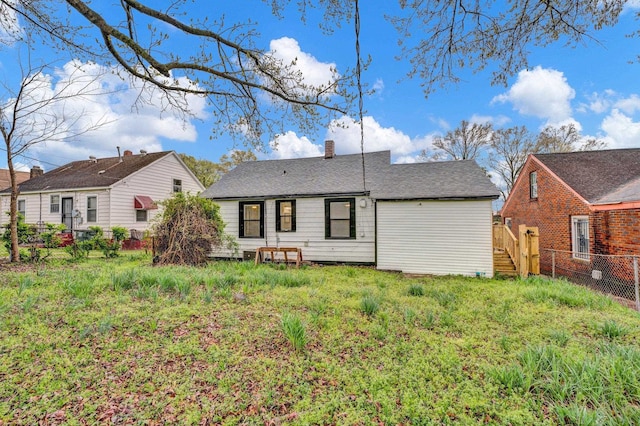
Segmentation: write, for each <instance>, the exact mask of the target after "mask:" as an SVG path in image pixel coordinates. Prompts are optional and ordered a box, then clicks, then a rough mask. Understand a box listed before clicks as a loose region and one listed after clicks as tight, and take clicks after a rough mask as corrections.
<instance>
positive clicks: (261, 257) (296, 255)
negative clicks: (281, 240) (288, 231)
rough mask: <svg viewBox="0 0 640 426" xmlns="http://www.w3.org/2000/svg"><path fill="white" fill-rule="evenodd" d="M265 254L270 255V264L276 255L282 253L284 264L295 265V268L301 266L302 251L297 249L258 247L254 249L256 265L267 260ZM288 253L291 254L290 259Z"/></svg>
mask: <svg viewBox="0 0 640 426" xmlns="http://www.w3.org/2000/svg"><path fill="white" fill-rule="evenodd" d="M267 253H269V254H270V255H271V257H270V259H271V261H272V262H275V261H276V254H277V253H282V255H283V259H282V261H284V263H295V264H296V267H297V268H299V267H300V265H301V264H302V249H300V248H298V247H258V248H257V249H256V265H258V264H259V263H262V262H264V261H265V260H266V259H267ZM289 253H291V254H293V256H292V257H291V258H290V257H289Z"/></svg>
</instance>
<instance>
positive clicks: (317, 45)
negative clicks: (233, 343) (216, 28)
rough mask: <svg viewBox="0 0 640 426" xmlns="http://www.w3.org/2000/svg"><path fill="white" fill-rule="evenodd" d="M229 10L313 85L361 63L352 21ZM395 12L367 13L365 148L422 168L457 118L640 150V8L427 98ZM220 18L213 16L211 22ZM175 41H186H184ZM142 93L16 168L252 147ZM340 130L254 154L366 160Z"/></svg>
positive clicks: (5, 62)
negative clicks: (331, 26)
mask: <svg viewBox="0 0 640 426" xmlns="http://www.w3.org/2000/svg"><path fill="white" fill-rule="evenodd" d="M216 3H219V2H214V3H209V2H197V3H196V6H198V7H199V8H200V9H198V10H197V9H195V8H194V9H193V13H202V8H207V7H211V8H213V7H216V8H219V7H221V6H219V5H216ZM211 4H213V5H215V6H212V5H211ZM233 5H234V7H233V9H230V10H227V11H225V14H226V15H225V18H226V20H227V21H228V22H233V21H236V20H238V21H240V20H245V19H247V18H250V19H251V20H252V21H254V22H256V23H257V25H256V27H255V28H256V30H257V31H259V32H260V33H261V37H260V38H259V39H258V44H259V45H260V47H262V48H265V49H270V50H272V51H273V52H275V54H276V55H279V56H280V57H281V58H283V59H293V58H294V57H295V58H298V60H299V63H300V64H301V65H300V69H301V71H302V72H303V73H304V74H305V76H308V78H309V79H310V81H313V79H314V78H321V76H323V75H325V74H326V73H327V72H328V69H329V67H331V66H335V67H336V68H337V70H338V72H341V71H344V70H345V69H347V68H352V67H353V66H354V65H355V56H354V55H355V54H354V30H353V27H352V24H351V23H346V24H344V25H343V26H342V28H336V30H335V31H334V33H333V34H332V35H327V34H324V33H323V32H321V31H320V30H319V29H318V27H317V19H318V17H317V16H316V15H315V12H313V11H312V12H311V14H310V16H309V18H310V19H309V21H308V22H307V23H306V24H303V23H302V22H300V20H299V17H298V15H297V14H296V13H295V11H287V13H286V14H285V18H284V19H275V18H274V17H273V16H272V15H271V9H270V7H269V6H268V5H265V4H263V3H262V2H256V1H253V2H250V1H242V2H234V3H233ZM238 5H242V6H241V7H238ZM396 7H397V5H396V2H389V1H382V0H378V1H369V2H362V4H361V13H362V26H361V41H360V44H361V49H362V52H363V55H364V56H366V55H371V59H372V62H371V64H370V66H369V68H368V69H367V70H366V72H365V73H364V75H363V81H364V82H365V83H366V84H367V85H368V86H369V87H370V88H375V93H373V94H371V95H367V96H366V98H365V100H364V107H365V110H366V115H365V120H364V125H365V150H366V151H376V150H383V149H389V150H391V152H392V158H393V160H394V161H396V162H412V161H416V157H417V155H418V154H419V153H420V151H421V150H422V149H425V148H427V149H428V148H430V147H431V143H432V140H433V137H434V136H436V135H442V134H444V133H446V132H447V131H448V130H452V129H454V128H455V127H457V126H458V125H459V123H460V121H461V120H468V121H473V122H487V121H488V122H492V123H493V124H494V125H495V126H496V127H512V126H516V125H526V126H527V127H528V128H529V130H531V131H533V132H537V131H539V130H541V129H542V128H543V127H544V126H546V125H561V124H566V123H574V124H576V125H577V126H578V128H579V129H580V130H581V132H582V133H583V135H585V136H592V137H599V138H603V139H605V140H606V141H607V143H608V148H624V147H640V83H639V81H640V79H639V78H638V77H639V76H640V73H639V71H640V65H639V64H636V63H630V61H633V60H634V59H636V58H637V56H638V55H639V54H640V43H638V39H637V38H628V37H626V35H627V34H629V33H632V32H633V31H635V30H637V29H638V28H640V21H638V20H636V18H635V14H636V13H637V12H638V10H640V1H637V0H636V1H632V2H629V5H628V7H627V10H626V11H625V12H624V13H623V15H622V16H621V19H620V23H619V24H618V25H617V26H616V27H614V28H611V29H605V30H603V31H601V32H598V33H596V34H595V35H596V37H597V39H598V42H596V41H591V42H587V43H586V44H585V45H579V46H577V47H573V48H568V47H565V46H562V45H561V44H555V45H552V46H549V47H546V48H544V49H533V48H532V51H531V55H530V56H529V64H530V68H529V69H527V70H521V71H520V72H519V73H518V74H517V75H515V76H513V77H511V78H509V80H508V85H507V87H503V86H492V85H491V83H490V70H487V71H486V72H481V73H478V74H473V73H471V72H470V71H468V70H463V71H461V72H460V74H459V75H460V77H461V78H462V81H461V82H460V83H459V84H456V85H449V86H447V87H445V88H442V89H438V90H437V91H436V92H435V93H433V94H431V95H430V96H429V97H428V98H425V96H424V94H423V92H422V89H421V87H420V83H421V82H420V81H419V79H408V78H407V77H406V75H407V72H408V71H409V64H408V63H407V62H406V61H398V60H396V57H397V56H398V55H399V54H400V50H399V48H398V44H397V38H398V35H397V33H396V32H395V30H394V29H393V27H392V26H391V24H390V23H388V22H387V21H386V20H385V18H384V15H385V14H393V13H394V12H395V9H394V8H396ZM247 11H250V14H247ZM217 13H219V12H217V11H212V12H211V15H212V16H215V15H216V14H217ZM78 19H80V18H78ZM175 43H177V44H179V43H180V40H179V39H177V38H176V40H175ZM18 52H20V46H19V44H13V45H4V46H2V48H1V49H0V78H1V79H3V81H4V82H5V83H6V84H9V85H14V87H15V84H17V81H15V77H16V76H17V75H19V72H18V71H19V69H18V68H17V62H16V58H17V55H18ZM51 55H52V53H51V51H50V50H49V49H42V50H36V51H35V52H34V53H33V56H32V57H34V58H41V59H42V60H46V61H50V60H52V59H55V58H52V57H51ZM67 60H68V59H67V58H65V59H64V60H62V59H60V61H59V62H58V64H57V65H58V69H57V70H55V71H52V73H51V74H52V78H51V79H50V81H49V82H48V83H47V84H50V86H49V88H50V90H55V88H56V83H57V82H59V81H60V80H64V79H65V75H66V74H68V70H69V69H71V68H72V67H70V66H69V64H67V62H66V61H67ZM12 79H13V80H12ZM102 84H103V86H106V87H115V86H118V85H122V84H123V83H122V81H120V80H119V79H117V78H116V77H115V76H113V75H108V76H106V77H104V81H103V82H102ZM135 95H136V93H135V91H134V90H127V91H123V92H119V93H118V94H116V95H111V96H104V97H101V98H100V99H91V100H90V101H87V100H85V101H84V102H85V103H84V104H82V105H76V106H74V107H73V108H76V109H81V110H82V111H85V112H86V114H95V115H96V117H106V118H107V121H108V125H105V126H103V127H102V128H100V129H99V130H98V131H95V132H92V133H90V134H87V135H83V136H81V137H78V138H75V139H74V140H73V141H67V142H55V143H54V142H52V143H47V144H42V145H38V146H35V147H34V148H33V149H31V150H30V151H29V152H28V153H27V157H23V158H20V159H18V162H19V164H20V166H21V167H22V168H24V169H28V168H29V167H30V166H32V165H35V164H39V165H41V166H42V167H43V168H44V169H45V171H47V170H51V169H52V168H54V166H57V165H62V164H64V163H66V162H69V161H73V160H78V159H85V158H88V156H89V155H96V156H98V157H103V156H113V155H116V154H117V152H116V146H120V147H121V148H122V149H123V150H124V149H130V150H132V151H134V152H138V151H139V150H140V149H146V150H147V151H159V150H175V151H177V152H180V153H186V154H189V155H192V156H195V157H197V158H204V159H209V160H212V161H216V160H217V159H218V158H219V157H220V156H221V155H222V154H225V153H227V152H229V150H231V149H244V147H243V146H242V145H239V144H238V143H237V141H234V140H232V139H231V138H230V137H227V136H225V135H222V136H216V137H215V138H213V139H211V138H210V136H211V126H212V124H211V121H208V120H207V118H208V111H209V109H208V108H209V107H208V106H207V105H206V103H205V102H203V101H202V100H199V99H192V100H191V107H192V109H193V110H194V111H195V112H196V115H197V117H199V118H200V119H191V120H188V121H187V122H182V121H181V120H180V119H179V118H177V117H174V116H172V115H171V114H168V113H166V111H165V112H162V109H161V107H160V105H161V104H162V99H161V98H160V97H154V98H152V102H151V103H150V104H147V105H144V106H142V107H140V108H138V110H137V111H135V112H134V111H132V110H131V104H132V103H133V100H134V99H135ZM3 101H4V99H3ZM338 121H339V122H340V123H341V124H343V126H330V125H329V123H322V125H321V126H319V128H318V129H317V130H316V131H315V132H313V133H310V134H299V133H296V132H294V131H293V130H289V131H287V132H285V133H284V134H283V135H281V137H279V138H278V140H277V149H274V148H275V145H274V144H268V143H267V145H266V146H265V149H264V151H263V152H260V153H259V154H258V156H259V158H293V157H306V156H315V155H320V154H321V153H322V150H323V141H324V140H326V139H333V140H335V142H336V151H337V153H338V154H345V153H354V152H359V150H360V135H359V127H358V126H356V125H354V122H353V117H342V118H339V120H338ZM0 167H6V161H5V160H4V159H2V160H0Z"/></svg>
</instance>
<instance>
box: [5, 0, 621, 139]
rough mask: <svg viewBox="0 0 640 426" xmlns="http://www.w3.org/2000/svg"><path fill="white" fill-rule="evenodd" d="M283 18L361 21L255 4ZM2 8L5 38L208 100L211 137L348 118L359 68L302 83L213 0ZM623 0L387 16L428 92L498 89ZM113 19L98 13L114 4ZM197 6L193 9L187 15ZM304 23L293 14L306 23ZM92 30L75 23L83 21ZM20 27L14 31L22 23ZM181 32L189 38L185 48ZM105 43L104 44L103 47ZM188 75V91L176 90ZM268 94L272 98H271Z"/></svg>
mask: <svg viewBox="0 0 640 426" xmlns="http://www.w3.org/2000/svg"><path fill="white" fill-rule="evenodd" d="M256 1H257V2H260V1H262V2H264V3H267V4H269V5H270V6H271V7H272V11H273V15H275V16H277V17H283V16H284V13H285V11H288V10H290V9H291V8H290V6H291V5H292V4H295V5H296V6H297V10H298V11H299V13H300V14H301V16H302V18H303V19H305V18H306V17H307V11H308V10H309V9H318V10H322V11H323V12H324V19H325V21H326V24H324V25H321V26H322V27H323V29H324V30H325V31H331V30H332V29H333V27H336V26H340V25H341V24H343V23H345V22H348V21H349V20H350V19H351V18H353V17H354V13H355V7H354V2H353V0H315V1H311V0H295V1H294V0H256ZM102 3H103V2H91V1H89V0H30V1H16V0H0V6H1V8H0V18H3V19H0V25H1V26H3V27H4V29H5V32H8V33H13V34H18V35H19V33H20V30H21V29H22V28H23V27H24V28H27V29H28V31H29V32H30V33H33V34H39V35H40V36H41V39H42V40H43V41H44V42H46V43H48V44H50V45H52V46H56V47H57V48H58V49H59V50H66V51H71V52H73V53H72V54H73V55H74V56H73V57H85V58H86V57H88V58H90V59H94V60H96V61H97V62H99V63H106V62H105V61H108V60H110V61H112V62H113V61H115V62H116V63H117V64H119V65H120V66H121V67H122V68H123V69H124V70H126V72H127V73H128V74H130V75H133V76H136V77H137V78H139V79H142V80H143V81H145V82H146V83H147V84H149V85H151V86H153V87H155V88H156V89H158V90H162V91H164V92H165V94H166V99H167V101H168V102H174V103H175V104H176V105H178V106H180V107H181V108H183V110H184V111H185V113H188V104H187V103H185V102H184V98H183V97H180V96H177V95H176V94H177V93H182V94H184V93H190V94H199V95H202V96H206V97H207V98H208V99H209V101H210V104H211V105H212V107H213V110H214V118H215V120H214V123H213V125H212V130H213V131H214V132H216V131H217V132H224V133H231V134H237V135H241V136H243V137H244V138H245V139H248V140H249V141H253V142H256V143H257V142H258V140H259V139H260V138H261V136H262V135H265V134H267V135H268V136H273V135H275V134H277V133H281V132H282V130H283V127H284V126H285V124H286V126H287V127H291V126H292V125H294V124H297V125H298V127H299V128H300V129H301V130H307V129H310V128H313V127H315V126H317V125H318V123H320V122H321V121H320V120H319V116H320V115H322V113H323V112H324V113H327V114H328V115H329V116H335V114H339V115H342V114H344V113H347V112H349V111H350V107H351V106H352V101H353V99H354V93H353V92H357V91H356V90H353V88H354V87H356V85H355V84H354V83H353V77H354V75H355V73H354V72H351V71H349V70H341V73H338V72H337V70H333V76H332V77H331V78H330V79H329V81H326V82H324V83H323V84H319V85H310V84H308V83H306V82H305V76H304V75H302V74H301V73H300V71H299V69H298V68H297V66H296V64H295V61H294V63H285V62H283V61H282V60H279V59H277V58H276V57H275V56H274V55H273V54H271V53H270V52H268V51H267V50H265V49H262V48H259V47H258V46H259V38H258V37H259V34H258V32H257V31H256V30H257V28H258V24H259V23H255V22H252V21H250V20H249V19H247V21H246V22H227V21H226V20H225V18H224V15H223V13H221V12H220V10H219V8H218V7H217V6H216V5H217V3H215V2H213V3H212V2H210V1H204V0H200V2H198V4H199V5H201V7H199V9H198V10H199V13H198V15H197V16H194V14H193V12H192V11H193V8H192V3H196V1H195V0H155V1H151V0H120V1H114V2H108V3H107V4H102ZM625 3H626V1H625V0H574V1H567V2H559V1H526V2H521V1H516V0H509V1H507V2H505V1H498V0H487V1H482V2H481V1H477V0H444V1H435V0H399V4H400V6H401V8H402V9H401V12H400V13H399V14H398V15H397V16H388V19H389V20H390V21H391V22H392V23H393V24H394V25H395V27H396V28H397V29H398V31H399V42H400V44H401V46H402V48H403V52H402V57H403V58H406V59H408V60H409V61H410V64H411V72H410V76H412V77H413V76H417V77H419V78H420V79H421V80H422V82H423V86H424V90H425V92H426V93H427V94H428V93H430V92H431V91H432V90H433V89H434V88H435V87H437V86H440V85H444V84H447V83H449V82H457V81H458V79H459V74H458V71H459V70H460V69H462V68H465V69H471V70H474V71H478V70H482V69H484V68H486V67H487V66H489V65H490V64H494V65H495V71H494V73H493V75H494V82H497V83H505V82H506V79H507V77H508V76H510V75H513V74H514V73H516V72H518V71H520V70H521V69H523V68H525V67H526V66H527V55H528V53H529V49H530V47H531V46H546V45H548V44H550V43H553V42H557V41H563V42H566V43H567V44H575V43H581V42H584V41H586V40H592V34H593V33H594V31H596V30H598V29H600V28H602V27H604V26H608V25H613V24H615V23H616V22H617V20H618V16H619V15H620V13H621V11H622V9H623V7H624V5H625ZM107 7H108V8H109V9H108V11H109V13H101V12H103V11H105V10H107V9H106V8H107ZM190 7H191V9H189V8H190ZM299 17H300V16H296V19H298V18H299ZM78 18H80V20H83V21H84V22H85V23H86V24H85V25H78V22H80V21H79V20H78ZM18 21H19V22H20V23H19V24H17V23H16V22H18ZM174 35H179V36H180V37H182V39H181V40H182V42H181V43H180V44H179V45H177V44H176V43H172V42H171V40H172V39H173V38H174ZM96 39H98V43H97V44H96V43H95V40H96ZM180 77H186V78H188V79H189V81H191V82H192V84H184V83H180V82H178V80H177V79H178V78H180ZM265 96H266V98H268V101H267V102H265V101H264V98H265Z"/></svg>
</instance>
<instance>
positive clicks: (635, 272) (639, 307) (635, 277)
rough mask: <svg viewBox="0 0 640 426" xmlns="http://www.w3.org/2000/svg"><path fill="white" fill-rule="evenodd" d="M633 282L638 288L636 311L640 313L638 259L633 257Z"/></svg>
mask: <svg viewBox="0 0 640 426" xmlns="http://www.w3.org/2000/svg"><path fill="white" fill-rule="evenodd" d="M633 282H634V283H635V287H636V310H638V311H640V291H639V289H638V257H637V256H633Z"/></svg>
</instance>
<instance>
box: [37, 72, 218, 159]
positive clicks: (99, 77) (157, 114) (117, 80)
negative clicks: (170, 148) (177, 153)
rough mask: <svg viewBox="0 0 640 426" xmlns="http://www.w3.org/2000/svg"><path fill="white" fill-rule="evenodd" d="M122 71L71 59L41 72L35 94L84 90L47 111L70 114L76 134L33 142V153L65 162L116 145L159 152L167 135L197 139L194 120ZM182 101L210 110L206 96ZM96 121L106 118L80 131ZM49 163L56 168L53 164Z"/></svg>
mask: <svg viewBox="0 0 640 426" xmlns="http://www.w3.org/2000/svg"><path fill="white" fill-rule="evenodd" d="M118 72H119V70H118V69H115V68H110V69H105V68H103V67H102V66H100V65H97V64H92V63H89V64H86V63H80V62H78V61H71V62H68V63H66V64H65V65H64V66H63V67H61V68H59V69H56V70H55V72H54V73H53V74H50V75H43V76H41V78H40V80H39V86H38V90H37V92H36V93H34V96H37V97H47V96H48V97H50V96H52V95H54V94H64V93H69V94H74V93H84V94H85V95H83V96H77V95H72V96H70V97H69V98H68V99H66V100H65V101H64V102H54V103H52V104H50V105H49V106H48V107H47V108H46V111H43V113H45V114H51V115H52V116H57V117H65V119H66V121H65V125H66V126H67V127H68V129H64V130H66V131H67V134H69V135H74V134H76V136H74V137H73V138H72V140H61V141H55V140H54V141H47V142H46V143H41V144H38V145H34V146H33V147H32V148H31V149H30V150H29V152H28V155H29V156H31V157H36V158H38V159H41V160H43V161H46V162H48V163H53V164H58V165H60V164H64V163H66V162H69V161H73V160H78V159H83V158H87V157H88V156H89V155H95V156H97V157H106V156H115V155H117V151H116V146H120V147H121V148H122V150H125V149H128V150H131V151H134V152H138V151H139V150H140V149H145V150H147V151H149V152H154V151H160V150H162V142H161V140H162V139H169V140H174V141H184V142H195V141H196V139H197V136H198V135H197V131H196V127H195V125H194V124H193V123H192V122H191V121H190V119H185V118H184V115H182V114H181V113H180V112H178V111H175V110H173V109H172V108H171V107H170V105H168V104H167V98H166V97H165V96H164V94H163V93H162V92H161V91H159V90H154V88H153V87H149V85H146V86H145V85H144V84H143V83H141V82H140V81H135V80H123V79H122V78H121V77H119V75H118V74H119V73H118ZM178 80H179V84H181V85H188V84H190V83H189V82H188V81H186V80H184V79H178ZM182 102H183V104H184V105H188V108H189V109H190V112H191V113H192V114H193V116H195V117H197V118H205V117H206V116H207V114H206V111H205V107H206V100H205V99H203V98H201V97H197V96H193V95H187V97H186V98H183V99H182ZM34 118H35V117H34ZM96 123H102V124H101V125H100V126H99V127H98V128H97V129H96V130H93V131H91V132H87V133H83V134H82V133H81V132H82V129H85V128H87V127H88V126H91V125H92V124H93V125H95V124H96ZM78 133H80V134H78ZM45 167H46V169H51V168H52V166H51V165H46V166H45Z"/></svg>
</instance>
